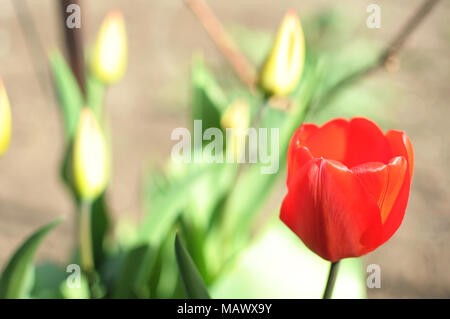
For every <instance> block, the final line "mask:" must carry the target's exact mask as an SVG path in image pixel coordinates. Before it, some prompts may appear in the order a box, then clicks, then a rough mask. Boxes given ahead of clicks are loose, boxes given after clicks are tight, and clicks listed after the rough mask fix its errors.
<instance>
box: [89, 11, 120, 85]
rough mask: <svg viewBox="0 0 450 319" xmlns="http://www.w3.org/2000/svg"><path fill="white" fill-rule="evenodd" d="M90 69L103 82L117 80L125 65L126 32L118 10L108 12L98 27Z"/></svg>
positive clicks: (107, 82) (109, 82)
mask: <svg viewBox="0 0 450 319" xmlns="http://www.w3.org/2000/svg"><path fill="white" fill-rule="evenodd" d="M91 62H92V71H93V72H94V74H95V75H96V76H97V77H98V78H99V79H100V80H101V81H102V82H104V83H106V84H111V83H114V82H117V81H118V80H119V79H120V78H121V77H122V76H123V74H124V73H125V69H126V65H127V34H126V30H125V23H124V20H123V15H122V13H121V12H120V11H112V12H110V13H109V14H108V15H107V17H106V18H105V20H104V21H103V24H102V26H101V28H100V31H99V34H98V37H97V42H96V44H95V48H94V52H93V57H92V61H91Z"/></svg>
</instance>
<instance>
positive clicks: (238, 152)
mask: <svg viewBox="0 0 450 319" xmlns="http://www.w3.org/2000/svg"><path fill="white" fill-rule="evenodd" d="M220 122H221V123H220V124H221V125H222V127H223V128H224V129H232V130H231V133H232V134H231V136H230V138H231V140H229V137H228V135H227V153H228V152H233V153H232V154H231V153H230V154H231V155H232V157H233V159H234V160H235V161H239V160H242V157H243V156H244V152H243V151H244V148H245V140H246V136H247V128H248V126H249V125H250V107H249V105H248V103H247V101H245V100H241V99H238V100H236V101H234V102H233V103H232V104H231V105H230V106H229V107H228V109H226V110H225V112H224V113H223V115H222V119H221V121H220ZM231 155H227V156H231Z"/></svg>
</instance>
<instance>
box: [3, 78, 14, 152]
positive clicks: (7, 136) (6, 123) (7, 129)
mask: <svg viewBox="0 0 450 319" xmlns="http://www.w3.org/2000/svg"><path fill="white" fill-rule="evenodd" d="M10 140H11V109H10V107H9V100H8V95H7V94H6V90H5V87H4V86H3V83H2V81H1V79H0V156H2V155H3V154H4V153H5V152H6V150H7V149H8V146H9V142H10Z"/></svg>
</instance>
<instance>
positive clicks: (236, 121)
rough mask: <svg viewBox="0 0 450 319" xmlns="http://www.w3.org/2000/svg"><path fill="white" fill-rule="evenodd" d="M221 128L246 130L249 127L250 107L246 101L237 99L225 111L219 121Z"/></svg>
mask: <svg viewBox="0 0 450 319" xmlns="http://www.w3.org/2000/svg"><path fill="white" fill-rule="evenodd" d="M220 124H221V125H222V127H223V128H233V129H246V128H248V126H249V125H250V107H249V105H248V103H247V101H245V100H243V99H237V100H235V101H234V102H233V103H231V105H230V106H229V107H228V108H227V109H226V110H225V112H224V113H223V115H222V118H221V119H220Z"/></svg>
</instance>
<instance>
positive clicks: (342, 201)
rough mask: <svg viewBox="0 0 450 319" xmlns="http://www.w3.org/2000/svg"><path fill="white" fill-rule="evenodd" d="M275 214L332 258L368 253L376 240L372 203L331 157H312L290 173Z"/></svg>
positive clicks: (376, 211) (377, 220) (377, 226)
mask: <svg viewBox="0 0 450 319" xmlns="http://www.w3.org/2000/svg"><path fill="white" fill-rule="evenodd" d="M280 218H281V220H282V221H283V222H284V223H285V224H286V225H287V226H288V227H289V228H290V229H291V230H292V231H293V232H294V233H296V234H297V235H298V236H299V237H300V238H301V239H302V241H303V242H304V243H305V245H306V246H308V247H309V248H310V249H311V250H313V251H314V252H316V253H317V254H318V255H320V256H321V257H323V258H325V259H327V260H329V261H333V262H334V261H338V260H340V259H342V258H346V257H356V256H361V255H363V254H365V253H368V252H369V251H371V250H373V249H375V248H376V247H377V246H378V245H379V243H380V240H381V219H380V212H379V209H378V206H377V203H376V202H375V200H374V199H373V197H372V196H371V195H369V194H368V193H367V192H366V190H365V189H364V187H363V185H362V184H361V182H360V181H359V179H358V177H356V176H355V175H354V174H353V173H352V171H351V170H349V169H348V168H347V167H345V166H344V165H342V164H340V163H338V162H334V161H328V160H323V159H320V160H319V159H315V160H311V161H310V162H309V163H308V164H306V165H305V166H304V167H303V168H302V169H301V170H299V171H298V172H296V173H295V176H293V177H292V182H291V184H290V185H289V191H288V194H287V195H286V197H285V199H284V201H283V205H282V208H281V214H280Z"/></svg>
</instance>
